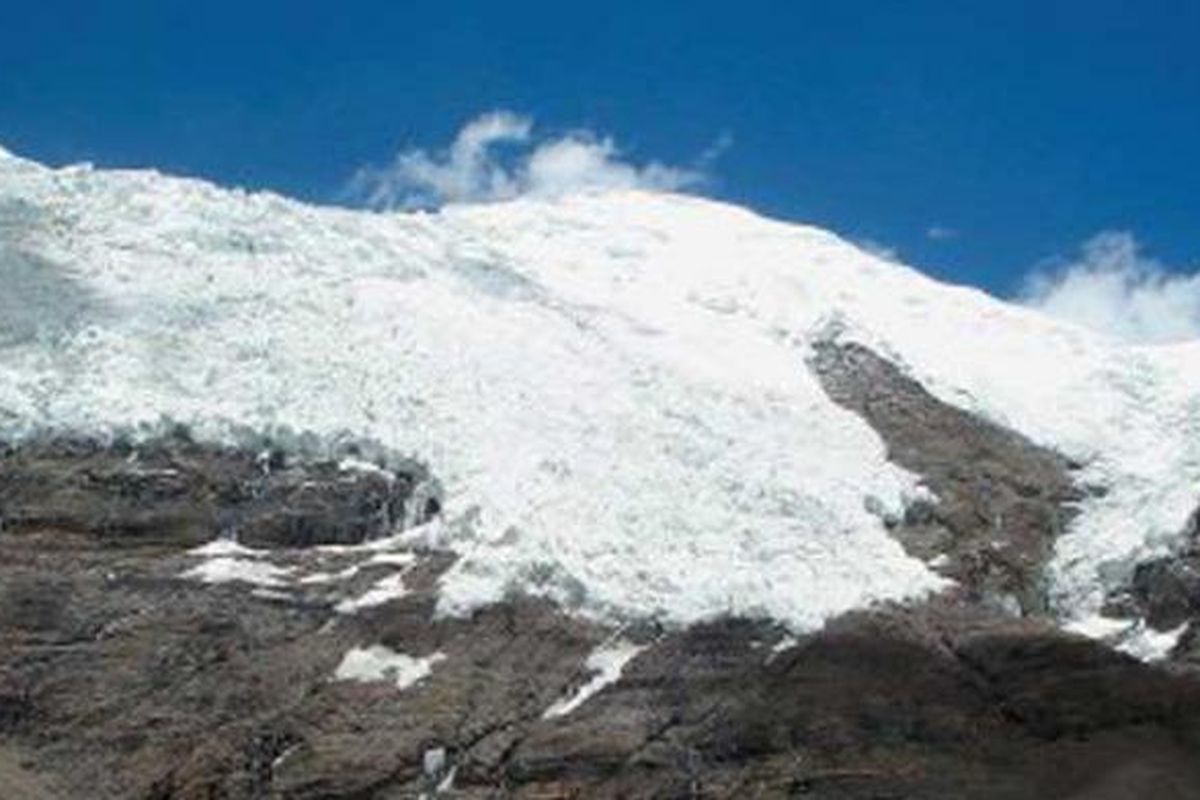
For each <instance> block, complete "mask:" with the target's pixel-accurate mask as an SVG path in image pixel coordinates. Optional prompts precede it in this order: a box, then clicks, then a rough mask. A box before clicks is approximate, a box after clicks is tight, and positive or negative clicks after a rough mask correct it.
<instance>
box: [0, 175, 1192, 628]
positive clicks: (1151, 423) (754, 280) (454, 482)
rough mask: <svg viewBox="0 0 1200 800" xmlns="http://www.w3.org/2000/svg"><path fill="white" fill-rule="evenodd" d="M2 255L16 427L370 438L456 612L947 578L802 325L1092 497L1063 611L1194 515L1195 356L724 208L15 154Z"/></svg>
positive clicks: (878, 447) (677, 199) (1067, 549)
mask: <svg viewBox="0 0 1200 800" xmlns="http://www.w3.org/2000/svg"><path fill="white" fill-rule="evenodd" d="M0 248H3V252H5V253H8V254H9V255H8V258H9V259H16V260H8V261H4V260H0V270H3V269H5V267H4V265H5V264H13V263H18V264H20V267H19V269H20V270H22V272H21V274H20V276H19V277H18V278H13V280H20V281H22V282H23V283H22V286H23V287H24V288H22V289H21V291H22V292H23V293H24V294H23V295H22V297H23V298H26V300H27V301H28V302H29V303H33V304H34V305H35V306H37V307H38V313H36V314H29V313H23V315H22V316H21V318H20V320H19V323H18V324H17V325H16V326H15V327H14V330H16V331H17V332H18V334H19V335H9V336H3V337H0V367H2V369H0V437H19V436H22V435H26V434H28V433H30V432H32V431H35V430H38V429H40V428H43V427H47V426H50V427H59V428H64V427H65V428H74V429H81V430H86V431H97V432H104V431H111V430H115V429H121V430H138V429H139V428H141V429H149V428H153V426H155V425H157V424H160V421H161V420H162V419H170V420H174V421H177V422H182V423H186V424H188V425H190V426H192V428H193V429H194V430H195V431H196V433H197V434H198V435H202V436H209V437H214V438H225V439H227V438H231V437H236V436H237V435H238V431H242V430H246V429H252V430H258V431H270V430H284V429H287V430H296V431H309V432H313V433H314V434H316V435H318V436H325V437H337V436H340V435H343V434H344V433H346V432H351V433H352V434H353V435H355V436H362V437H370V438H372V439H375V440H378V441H380V442H382V443H383V444H385V445H386V446H387V447H389V448H393V449H395V450H396V451H398V452H401V453H406V454H411V455H412V456H413V457H416V458H419V459H421V460H423V461H424V462H426V463H427V464H428V465H429V466H430V468H431V471H432V473H433V474H434V475H436V476H437V477H438V478H439V479H440V480H441V482H442V484H443V487H444V490H445V496H444V498H443V500H444V503H443V511H444V524H441V525H438V526H432V527H430V528H427V529H426V531H425V533H427V534H428V533H430V532H431V531H436V532H437V534H438V535H439V536H440V537H441V538H440V541H441V543H443V544H445V545H447V546H451V547H453V548H454V549H456V550H457V551H458V552H459V553H460V554H461V555H462V558H461V559H460V560H459V561H458V563H457V564H456V565H455V566H454V567H453V568H452V570H451V571H450V573H448V574H447V575H446V576H445V578H444V583H443V587H442V599H441V604H442V605H441V607H442V609H443V610H444V611H447V612H456V611H462V610H465V609H470V608H473V607H475V606H477V605H478V604H480V603H484V602H487V601H489V600H494V599H497V598H499V597H501V596H503V594H504V593H505V592H506V591H508V590H510V589H511V588H513V587H514V586H515V585H516V586H521V587H524V588H526V589H530V590H533V591H538V592H542V593H545V594H547V595H549V596H552V597H555V598H557V599H560V600H563V601H564V602H568V603H570V604H571V605H573V606H574V607H576V608H577V609H578V610H580V611H582V612H584V613H589V614H594V615H600V616H606V617H611V618H622V617H628V616H644V615H654V616H658V617H661V618H663V619H664V620H666V621H677V622H684V621H689V620H694V619H698V618H704V617H710V616H713V615H717V614H721V613H726V612H735V613H741V614H752V615H765V616H771V617H775V618H777V619H780V620H782V621H784V622H786V623H788V624H789V625H790V626H791V627H792V628H793V629H794V630H797V631H801V630H806V629H811V628H812V627H815V626H818V625H820V624H821V623H822V621H823V620H825V619H826V618H827V617H829V616H830V615H833V614H837V613H840V612H843V611H846V610H848V609H851V608H855V607H860V606H863V605H865V604H869V603H871V602H874V601H882V600H900V599H905V598H913V597H920V596H922V595H924V594H926V593H928V592H931V591H935V590H937V589H939V588H940V587H942V586H943V585H944V579H942V578H940V577H939V576H937V575H935V574H934V573H933V572H931V571H930V570H929V569H928V568H927V567H926V565H924V564H922V563H921V562H919V561H917V560H915V559H912V558H909V557H908V556H907V555H906V554H905V553H904V552H903V551H902V550H901V548H900V546H899V545H898V544H897V543H896V542H895V541H893V540H892V539H891V538H890V537H889V536H888V535H887V533H886V532H885V530H884V529H883V527H882V525H881V523H880V521H879V517H878V515H877V514H873V513H870V512H869V511H868V510H867V509H866V502H865V500H866V498H873V499H872V501H871V502H872V504H874V505H875V506H876V507H883V508H890V509H893V510H896V509H899V508H901V507H902V505H903V504H904V502H905V501H906V498H910V497H914V496H917V495H918V493H919V492H920V491H921V489H920V487H919V486H918V484H917V481H916V478H915V476H913V475H911V474H909V473H907V472H905V471H904V470H902V469H899V468H897V467H895V466H894V465H891V464H889V463H888V462H887V460H886V458H885V453H884V449H883V445H882V443H881V442H880V440H879V439H878V437H877V436H876V435H875V434H874V432H873V431H872V430H871V429H870V428H869V427H867V426H866V425H865V424H864V423H863V422H862V421H861V420H859V419H858V418H857V417H855V416H854V415H852V414H850V413H849V412H847V411H844V410H843V409H841V408H839V407H838V406H836V405H834V404H833V403H831V402H830V401H829V400H828V399H827V398H826V397H825V395H824V393H823V392H822V390H821V388H820V386H819V384H818V383H817V382H816V381H815V380H814V378H813V377H812V376H811V375H810V374H809V373H808V371H807V370H806V369H805V367H804V363H805V357H806V355H807V354H808V348H809V346H810V343H811V342H812V341H813V339H814V337H817V336H829V335H836V336H839V337H843V338H845V339H848V340H854V341H858V342H861V343H863V344H865V345H867V346H870V347H872V348H874V349H876V350H877V351H878V352H880V353H881V354H883V355H885V356H886V357H888V358H890V359H893V360H894V361H896V362H897V363H898V364H899V365H900V366H901V367H902V368H903V369H905V370H906V371H908V372H909V373H910V374H911V375H912V376H913V377H914V378H916V379H917V380H919V381H921V382H922V383H923V384H924V385H925V386H926V387H927V388H928V389H929V390H930V391H931V392H933V393H934V394H935V395H937V396H938V397H939V398H941V399H943V400H945V401H947V402H950V403H953V404H955V405H958V406H960V407H964V408H966V409H968V410H970V411H974V412H977V413H980V414H983V415H985V416H987V417H989V418H991V419H994V420H996V421H997V422H1000V423H1002V424H1006V425H1009V426H1011V427H1013V428H1015V429H1017V430H1019V431H1021V432H1023V433H1025V434H1026V435H1028V436H1030V437H1031V438H1033V439H1034V440H1036V441H1038V442H1039V443H1043V444H1046V445H1049V446H1053V447H1056V448H1058V449H1060V450H1061V451H1063V452H1064V453H1065V454H1067V455H1068V456H1070V457H1072V458H1074V459H1076V460H1078V461H1080V462H1081V463H1083V464H1085V465H1086V466H1085V469H1084V471H1083V478H1084V479H1085V480H1087V481H1088V482H1090V483H1095V484H1098V485H1103V486H1105V487H1107V488H1108V490H1109V491H1108V492H1107V494H1105V495H1104V496H1102V497H1101V496H1096V497H1094V498H1091V499H1089V500H1087V501H1086V503H1085V506H1084V507H1083V509H1082V513H1081V514H1080V515H1079V517H1078V518H1077V519H1076V521H1075V522H1074V524H1073V527H1072V529H1071V530H1070V531H1069V532H1068V533H1067V535H1065V536H1064V537H1063V538H1062V539H1061V540H1060V542H1059V548H1058V551H1057V554H1056V556H1055V560H1054V563H1053V565H1052V572H1053V585H1054V588H1055V590H1056V593H1057V596H1056V599H1057V602H1058V604H1059V610H1060V612H1061V613H1062V614H1063V615H1064V616H1065V617H1074V618H1080V619H1082V618H1086V617H1088V616H1089V615H1091V614H1094V613H1095V611H1096V610H1097V608H1098V607H1099V604H1100V602H1101V599H1102V597H1103V593H1104V590H1105V588H1106V587H1107V586H1110V585H1112V584H1113V583H1114V582H1115V581H1118V580H1120V579H1121V577H1122V575H1123V572H1122V571H1123V570H1125V571H1127V570H1128V568H1129V565H1130V564H1132V562H1133V560H1134V559H1136V558H1140V557H1144V556H1146V555H1149V554H1151V553H1153V552H1158V551H1161V550H1163V549H1164V548H1166V547H1169V546H1170V544H1171V542H1172V540H1173V537H1175V536H1177V534H1178V532H1179V531H1180V530H1181V529H1182V526H1183V522H1184V520H1185V519H1186V518H1187V515H1188V513H1190V511H1191V510H1192V508H1193V507H1194V506H1195V505H1196V501H1197V497H1196V492H1195V487H1196V486H1197V485H1198V483H1200V400H1198V399H1197V398H1198V396H1200V371H1198V370H1196V369H1195V368H1194V367H1195V364H1196V363H1200V343H1186V344H1179V345H1172V346H1163V347H1131V346H1126V345H1122V344H1120V343H1118V342H1116V341H1112V340H1109V339H1106V338H1104V337H1102V336H1100V335H1098V334H1094V333H1091V332H1088V331H1085V330H1083V329H1080V328H1077V327H1073V326H1071V325H1068V324H1065V323H1061V322H1057V321H1054V320H1052V319H1050V318H1048V317H1045V316H1043V315H1041V314H1039V313H1037V312H1034V311H1031V310H1029V309H1024V308H1020V307H1016V306H1012V305H1009V304H1005V303H1003V302H1000V301H998V300H995V299H993V298H991V297H989V296H987V295H985V294H983V293H981V292H978V291H975V290H971V289H966V288H962V287H955V286H948V285H943V284H939V283H937V282H935V281H933V280H931V279H929V278H926V277H925V276H923V275H921V274H920V273H918V272H916V271H914V270H911V269H909V268H906V267H904V266H901V265H898V264H895V263H892V262H888V261H884V260H881V259H879V258H877V257H874V256H872V255H870V254H868V253H865V252H863V251H861V250H859V249H857V248H855V247H854V246H852V245H850V244H848V243H847V242H845V241H843V240H841V239H839V238H837V237H836V236H834V235H832V234H829V233H827V232H824V231H820V230H817V229H814V228H810V227H805V226H800V225H793V224H785V223H781V222H776V221H772V220H768V219H764V218H762V217H759V216H756V215H754V214H752V213H750V212H748V211H746V210H744V209H740V208H736V207H733V206H729V205H724V204H720V203H716V202H712V201H707V200H702V199H697V198H690V197H682V196H677V195H670V194H654V193H646V192H638V191H611V192H604V193H591V194H578V195H571V196H566V197H562V198H558V199H554V200H549V199H520V200H514V201H511V202H505V203H498V204H493V205H486V206H461V207H454V206H452V207H448V208H446V209H444V210H442V211H440V212H436V213H425V212H419V213H365V212H356V211H350V210H344V209H335V208H318V207H311V206H306V205H303V204H300V203H297V202H294V201H291V200H287V199H285V198H282V197H279V196H276V195H273V194H268V193H246V192H241V191H229V190H224V189H221V188H219V187H216V186H212V185H210V184H206V183H203V182H200V181H194V180H183V179H177V178H171V177H166V176H163V175H159V174H157V173H154V172H146V171H104V170H94V169H91V168H88V167H70V168H65V169H59V170H52V169H47V168H44V167H42V166H40V165H37V164H34V163H32V162H28V161H24V160H21V159H18V158H15V157H9V158H4V159H0ZM14 254H15V255H14ZM11 277H12V276H8V275H0V278H4V279H5V283H6V285H9V284H10V283H11V282H10V281H9V278H11ZM11 285H15V284H11ZM45 286H52V287H54V288H55V290H56V292H55V293H57V292H61V293H62V294H63V297H64V298H67V300H65V301H64V302H68V303H69V305H68V306H64V308H69V314H68V317H67V319H65V320H64V318H63V314H62V313H61V312H62V309H58V310H57V311H56V309H55V308H54V307H53V306H54V301H53V299H50V298H48V297H47V295H46V292H43V291H42V288H43V287H45ZM30 287H32V288H30ZM23 302H25V301H23ZM10 305H11V303H10ZM3 308H8V306H7V305H5V304H4V303H3V302H0V309H3ZM42 312H44V313H42ZM0 330H2V328H0ZM350 466H353V465H350Z"/></svg>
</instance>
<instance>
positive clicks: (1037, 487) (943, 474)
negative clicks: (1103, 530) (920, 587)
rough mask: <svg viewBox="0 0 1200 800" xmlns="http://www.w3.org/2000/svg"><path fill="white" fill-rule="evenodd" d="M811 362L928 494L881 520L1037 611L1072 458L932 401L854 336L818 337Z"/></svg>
mask: <svg viewBox="0 0 1200 800" xmlns="http://www.w3.org/2000/svg"><path fill="white" fill-rule="evenodd" d="M809 366H810V368H811V369H812V370H813V372H814V373H815V374H816V375H817V377H818V378H819V379H820V381H821V384H822V386H824V388H825V390H826V392H827V393H828V394H829V396H830V398H831V399H833V400H834V401H835V402H837V403H838V404H840V405H842V406H843V407H845V408H847V409H849V410H850V411H853V412H854V413H856V414H858V415H859V416H861V417H862V418H863V419H864V420H865V421H866V422H867V423H868V424H870V425H871V427H872V428H874V429H875V431H876V432H877V433H878V434H879V436H880V437H881V438H882V439H883V441H884V443H885V444H886V446H887V450H888V458H889V460H891V461H893V462H895V463H896V464H898V465H899V466H902V467H904V468H905V469H908V470H911V471H912V472H915V473H916V474H918V475H919V476H920V477H921V480H922V482H923V483H924V484H925V486H927V487H928V488H929V489H930V490H931V491H932V492H933V493H934V494H935V495H936V497H937V500H936V502H935V501H928V502H926V501H918V502H917V503H914V504H913V505H912V506H910V507H909V508H908V509H906V511H905V513H904V516H903V518H902V519H898V520H887V521H886V522H888V523H889V527H890V529H891V531H892V533H893V535H895V536H896V538H897V539H898V540H899V541H900V542H901V544H903V545H904V547H905V549H906V550H907V551H908V552H909V553H911V554H912V555H914V556H916V557H918V558H921V559H924V560H930V559H933V558H935V557H937V556H945V558H946V561H945V564H944V566H941V567H939V571H941V572H942V573H943V574H945V575H947V576H948V577H951V578H953V579H955V580H956V581H958V582H959V583H960V584H962V585H963V586H965V587H967V588H968V589H969V591H971V592H972V594H973V596H975V597H976V598H987V599H992V600H996V601H1000V602H1001V603H1003V602H1004V601H1005V599H1006V598H1012V600H1014V601H1015V602H1016V604H1017V605H1018V606H1019V608H1020V610H1021V612H1022V613H1024V614H1027V615H1029V614H1043V613H1045V612H1046V611H1047V598H1046V592H1045V586H1044V581H1043V575H1044V568H1045V565H1046V562H1047V560H1048V559H1049V557H1050V554H1051V552H1052V548H1053V544H1054V540H1055V538H1057V536H1058V535H1059V534H1060V533H1061V532H1062V531H1063V529H1064V528H1065V527H1066V525H1067V524H1068V523H1069V522H1070V520H1071V518H1072V517H1073V516H1074V513H1075V511H1074V505H1075V504H1076V503H1077V502H1078V501H1079V500H1080V499H1082V497H1083V492H1082V491H1081V490H1080V489H1079V488H1078V487H1076V485H1075V483H1074V480H1073V478H1072V475H1071V472H1072V469H1073V465H1072V463H1071V462H1070V461H1068V460H1067V459H1066V458H1064V457H1063V456H1061V455H1059V454H1058V453H1055V452H1053V451H1051V450H1048V449H1046V448H1044V447H1040V446H1038V445H1036V444H1034V443H1033V442H1031V441H1029V440H1028V439H1027V438H1025V437H1024V436H1022V435H1021V434H1019V433H1017V432H1015V431H1012V430H1009V429H1007V428H1004V427H1001V426H999V425H997V424H995V423H993V422H989V421H987V420H985V419H982V418H980V417H978V416H976V415H973V414H970V413H967V412H965V411H963V410H961V409H958V408H955V407H954V406H951V405H949V404H947V403H944V402H942V401H941V400H938V399H937V398H935V397H934V396H933V395H931V394H929V392H927V391H926V390H925V388H924V387H922V386H921V385H920V384H919V383H917V382H916V381H915V380H913V379H912V378H910V377H908V376H906V375H905V374H904V373H903V372H901V371H900V369H898V368H897V367H896V366H895V365H894V364H892V363H891V362H889V361H887V360H886V359H884V358H882V357H880V356H879V355H877V354H875V353H874V352H872V351H871V350H869V349H868V348H866V347H863V346H862V345H858V344H853V343H850V344H844V343H839V342H836V341H832V340H830V341H825V342H820V343H818V344H816V345H815V346H814V349H813V354H812V357H811V359H810V361H809Z"/></svg>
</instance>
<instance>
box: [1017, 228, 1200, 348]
mask: <svg viewBox="0 0 1200 800" xmlns="http://www.w3.org/2000/svg"><path fill="white" fill-rule="evenodd" d="M1024 301H1025V302H1026V303H1028V304H1029V305H1031V306H1034V307H1035V308H1039V309H1041V310H1042V311H1045V312H1046V313H1049V314H1053V315H1054V316H1057V317H1061V318H1063V319H1067V320H1070V321H1072V322H1075V323H1078V324H1081V325H1086V326H1088V327H1091V328H1095V329H1096V330H1100V331H1103V332H1105V333H1108V334H1111V335H1113V336H1117V337H1119V338H1122V339H1125V340H1127V341H1131V342H1138V343H1157V342H1172V341H1180V340H1184V339H1195V338H1200V273H1193V274H1190V275H1189V274H1181V273H1178V272H1173V271H1171V270H1169V269H1168V268H1167V267H1166V266H1164V265H1163V264H1162V263H1160V262H1159V261H1156V260H1155V259H1153V258H1148V257H1146V256H1143V255H1142V254H1141V252H1140V251H1139V247H1138V243H1137V240H1136V239H1135V238H1134V237H1133V235H1132V234H1130V233H1127V232H1124V231H1105V232H1103V233H1100V234H1098V235H1096V236H1094V237H1092V238H1091V239H1089V240H1088V241H1086V242H1085V243H1084V244H1083V246H1082V248H1081V250H1080V256H1079V258H1078V259H1076V260H1075V261H1072V262H1069V263H1065V264H1064V263H1058V264H1051V265H1050V266H1049V268H1047V267H1043V268H1040V269H1038V270H1037V271H1036V272H1034V273H1033V275H1032V276H1031V277H1030V278H1029V279H1028V280H1027V282H1026V286H1025V290H1024Z"/></svg>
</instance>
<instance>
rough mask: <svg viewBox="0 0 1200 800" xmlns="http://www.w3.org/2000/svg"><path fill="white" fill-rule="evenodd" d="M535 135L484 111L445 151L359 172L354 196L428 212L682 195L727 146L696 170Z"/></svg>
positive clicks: (527, 123)
mask: <svg viewBox="0 0 1200 800" xmlns="http://www.w3.org/2000/svg"><path fill="white" fill-rule="evenodd" d="M533 130H534V125H533V120H532V119H530V118H529V117H526V116H522V115H518V114H514V113H512V112H509V111H494V112H491V113H488V114H484V115H482V116H480V117H477V118H476V119H474V120H472V121H471V122H469V123H467V124H466V125H465V126H463V128H462V130H460V131H459V132H458V135H457V136H456V137H455V139H454V142H453V143H452V144H451V145H450V147H449V148H447V149H445V150H443V151H440V152H435V153H430V152H429V151H426V150H423V149H410V150H404V151H402V152H400V153H399V154H398V155H397V156H396V157H395V159H393V161H392V163H391V164H390V165H388V166H386V167H383V168H377V167H367V168H364V169H362V170H360V171H359V172H358V174H357V175H355V177H354V179H353V181H352V182H351V186H350V191H351V194H353V195H354V196H355V197H358V198H360V199H362V200H363V201H364V202H365V203H366V204H367V205H370V206H372V207H375V208H397V207H399V208H426V207H433V206H440V205H443V204H445V203H480V202H490V201H495V200H505V199H508V198H512V197H517V196H519V195H535V196H556V195H561V194H567V193H571V192H579V191H600V190H605V189H633V188H638V189H650V190H656V191H679V190H683V189H688V188H692V187H695V186H698V185H699V184H701V183H703V181H704V171H705V170H706V169H707V167H708V166H709V165H710V163H711V162H712V160H713V159H715V158H716V157H717V155H719V153H720V151H721V150H723V149H724V148H726V147H728V139H727V137H722V138H721V139H720V140H719V141H718V143H717V144H716V145H714V146H713V147H712V148H709V149H708V150H706V151H705V153H704V154H703V155H702V156H701V157H700V159H699V160H698V162H697V163H698V166H697V167H695V168H681V167H671V166H667V165H664V164H660V163H658V162H655V161H652V162H649V163H646V164H642V165H637V164H634V163H631V162H629V161H627V160H624V159H623V158H622V154H621V151H620V149H619V148H618V147H617V145H616V143H615V142H614V141H613V140H612V139H611V138H608V137H600V136H597V135H596V134H594V133H592V132H590V131H586V130H581V131H574V132H572V133H568V134H566V135H564V136H561V137H558V138H553V139H542V140H537V139H535V137H534V136H533ZM506 149H507V152H505V150H506Z"/></svg>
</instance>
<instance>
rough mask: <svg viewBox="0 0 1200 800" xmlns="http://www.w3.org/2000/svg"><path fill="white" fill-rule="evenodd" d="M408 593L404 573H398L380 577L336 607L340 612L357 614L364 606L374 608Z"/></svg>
mask: <svg viewBox="0 0 1200 800" xmlns="http://www.w3.org/2000/svg"><path fill="white" fill-rule="evenodd" d="M406 594H408V588H407V587H405V585H404V575H403V573H396V574H394V575H388V576H387V577H386V578H381V579H379V580H378V581H376V582H375V584H374V585H373V586H371V588H370V589H368V590H367V591H366V592H365V593H364V594H362V595H359V596H358V597H352V598H349V599H346V600H343V601H341V602H340V603H338V604H337V605H336V606H334V608H335V609H336V610H337V612H338V613H339V614H355V613H357V612H359V611H362V610H363V609H364V608H374V607H375V606H381V605H383V604H384V603H389V602H391V601H392V600H398V599H400V598H401V597H404V596H405V595H406Z"/></svg>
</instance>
